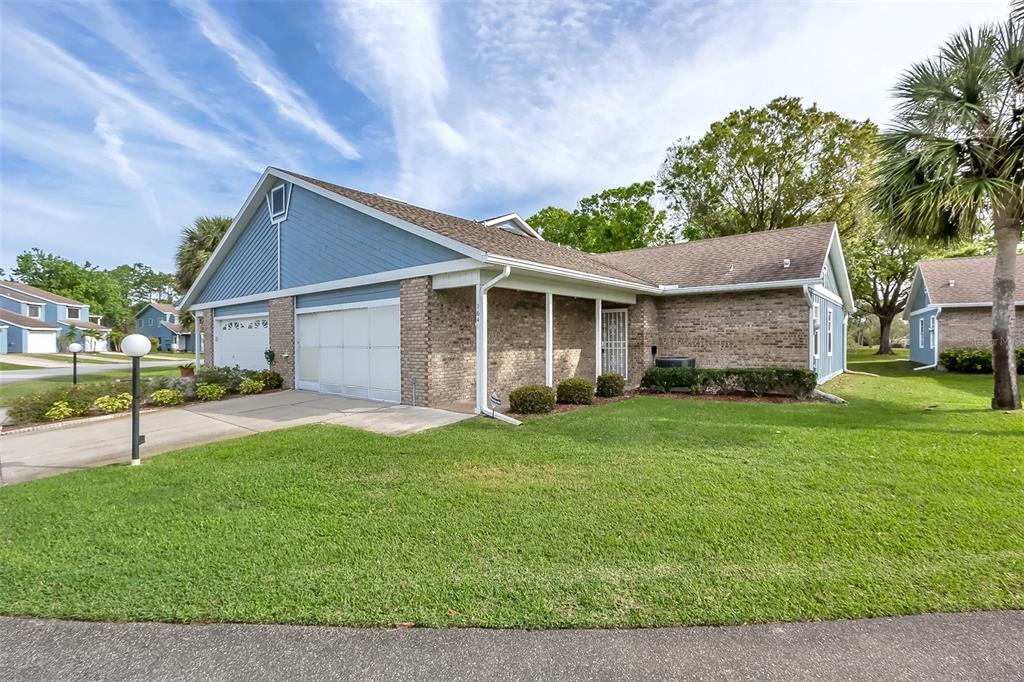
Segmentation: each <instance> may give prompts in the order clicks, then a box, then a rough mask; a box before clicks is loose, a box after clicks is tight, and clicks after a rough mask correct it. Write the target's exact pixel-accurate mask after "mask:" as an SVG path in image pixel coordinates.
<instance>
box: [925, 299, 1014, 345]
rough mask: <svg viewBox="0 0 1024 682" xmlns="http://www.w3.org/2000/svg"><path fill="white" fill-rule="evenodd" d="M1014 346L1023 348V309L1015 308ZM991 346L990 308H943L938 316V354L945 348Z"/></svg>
mask: <svg viewBox="0 0 1024 682" xmlns="http://www.w3.org/2000/svg"><path fill="white" fill-rule="evenodd" d="M1013 336H1014V346H1024V308H1017V317H1016V319H1015V320H1014V324H1013ZM991 346H992V309H991V308H943V309H942V312H941V313H940V314H939V352H942V351H944V350H946V349H947V348H957V347H982V348H991Z"/></svg>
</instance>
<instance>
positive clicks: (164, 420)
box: [0, 391, 472, 484]
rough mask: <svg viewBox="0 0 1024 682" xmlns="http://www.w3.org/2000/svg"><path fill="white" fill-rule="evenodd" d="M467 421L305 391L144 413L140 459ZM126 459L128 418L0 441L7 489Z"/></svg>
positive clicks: (423, 410)
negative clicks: (325, 429) (259, 438)
mask: <svg viewBox="0 0 1024 682" xmlns="http://www.w3.org/2000/svg"><path fill="white" fill-rule="evenodd" d="M471 416H472V415H467V414H458V413H455V412H446V411H444V410H434V409H430V408H427V407H410V406H407V405H393V404H391V403H379V402H373V401H370V400H356V399H353V398H342V397H340V396H328V395H323V394H320V393H313V392H310V391H279V392H276V393H264V394H262V395H255V396H245V397H238V398H231V399H228V400H222V401H217V402H210V403H190V404H189V405H187V406H185V407H180V408H173V409H165V410H156V411H153V412H149V413H143V415H142V419H141V422H142V433H143V434H144V435H145V436H146V443H145V444H144V445H143V446H142V448H141V453H142V456H143V458H146V457H149V456H151V455H155V454H158V453H161V452H166V451H168V450H176V449H178V448H183V447H187V446H190V445H198V444H201V443H209V442H213V441H218V440H227V439H229V438H238V437H240V436H247V435H249V434H252V433H259V432H262V431H275V430H277V429H287V428H290V427H292V426H301V425H303V424H316V423H325V424H340V425H343V426H351V427H354V428H357V429H365V430H367V431H374V432H377V433H383V434H386V435H392V436H401V435H405V434H408V433H415V432H417V431H423V430H425V429H431V428H434V427H437V426H444V425H446V424H453V423H455V422H457V421H461V420H463V419H468V418H469V417H471ZM130 458H131V418H130V416H128V415H121V416H118V417H116V418H114V419H108V420H103V421H93V422H85V423H81V424H76V425H68V426H65V427H62V428H56V429H48V430H42V431H33V432H27V433H17V432H13V433H7V434H5V435H2V436H0V466H2V468H3V477H4V482H5V483H8V484H10V483H19V482H22V481H28V480H31V479H34V478H41V477H43V476H51V475H53V474H59V473H64V472H66V471H73V470H75V469H84V468H88V467H94V466H99V465H102V464H110V463H112V462H127V461H128V460H129V459H130Z"/></svg>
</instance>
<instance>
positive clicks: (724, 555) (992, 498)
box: [0, 354, 1024, 627]
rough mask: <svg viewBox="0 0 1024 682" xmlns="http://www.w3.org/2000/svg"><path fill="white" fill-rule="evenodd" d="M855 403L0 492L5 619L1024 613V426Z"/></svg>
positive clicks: (154, 468) (264, 448)
mask: <svg viewBox="0 0 1024 682" xmlns="http://www.w3.org/2000/svg"><path fill="white" fill-rule="evenodd" d="M854 360H855V361H854V362H853V363H852V364H853V367H855V368H859V369H865V370H868V371H874V372H878V373H881V374H883V376H882V377H880V378H872V377H864V376H843V377H840V378H838V379H837V380H835V381H833V382H831V383H830V384H829V386H828V390H830V391H832V392H835V393H837V394H839V395H843V396H845V397H847V398H848V399H849V400H850V401H851V404H850V405H849V406H835V405H830V404H824V403H800V404H762V403H740V402H717V401H709V400H694V399H669V398H656V397H648V398H638V399H635V400H631V401H624V402H619V403H614V404H609V405H605V406H603V407H599V408H592V409H585V410H579V411H576V412H572V413H568V414H562V415H556V416H549V417H542V418H537V419H533V420H530V421H528V422H527V423H526V424H525V425H524V426H523V427H521V428H519V429H515V428H512V427H509V426H506V425H503V424H500V423H496V422H493V421H487V420H484V419H477V420H471V421H469V422H463V423H461V424H457V425H454V426H451V427H447V428H444V429H440V430H436V431H432V432H428V433H424V434H419V435H415V436H410V437H405V438H398V439H395V438H387V437H383V436H377V435H373V434H369V433H363V432H359V431H354V430H349V429H345V428H342V427H332V426H310V427H303V428H297V429H291V430H287V431H279V432H276V433H267V434H261V435H257V436H252V437H249V438H245V439H240V440H235V441H231V442H224V443H220V444H215V445H210V446H205V447H198V448H193V449H190V450H186V451H181V452H178V453H176V454H170V455H163V456H160V457H156V458H154V459H152V460H148V461H147V462H146V463H145V464H144V465H143V466H142V467H139V468H134V469H133V468H130V467H127V466H121V465H117V466H109V467H105V468H102V469H94V470H90V471H82V472H76V473H72V474H66V475H63V476H59V477H55V478H50V479H44V480H39V481H34V482H31V483H26V484H22V485H15V486H11V487H9V488H5V489H0V613H4V614H8V615H20V616H42V617H65V618H81V619H98V620H162V621H201V622H206V621H243V622H288V623H332V624H344V625H385V624H391V623H401V622H411V623H415V624H417V625H435V626H446V625H459V626H465V625H484V626H513V627H563V626H582V627H610V626H656V625H674V624H693V623H746V622H752V621H776V620H809V619H823V618H847V617H863V616H881V615H888V614H906V613H918V612H926V611H958V610H970V609H1002V608H1024V415H1022V414H1006V413H1001V412H995V413H994V412H991V411H989V410H987V409H986V405H987V404H988V402H989V390H990V381H991V379H989V378H986V377H978V376H954V375H949V374H940V373H935V372H931V373H927V374H921V373H917V374H911V373H910V370H909V367H907V365H906V362H905V361H901V360H891V359H886V360H882V361H876V360H875V359H874V358H868V357H864V356H863V355H860V354H858V355H856V357H855V358H854Z"/></svg>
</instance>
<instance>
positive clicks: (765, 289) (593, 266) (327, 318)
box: [178, 168, 854, 412]
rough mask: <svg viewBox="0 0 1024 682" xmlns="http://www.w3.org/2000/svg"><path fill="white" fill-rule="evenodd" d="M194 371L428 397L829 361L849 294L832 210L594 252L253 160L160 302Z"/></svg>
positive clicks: (835, 353)
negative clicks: (654, 370) (739, 231)
mask: <svg viewBox="0 0 1024 682" xmlns="http://www.w3.org/2000/svg"><path fill="white" fill-rule="evenodd" d="M178 307H179V308H180V309H181V310H182V311H185V310H189V311H192V312H193V313H194V314H196V316H197V317H198V318H199V320H200V321H199V325H200V328H201V329H202V330H203V335H204V337H205V340H206V343H207V348H206V353H205V358H206V363H207V364H208V365H217V366H223V365H239V366H242V367H250V368H256V369H258V368H263V367H266V360H265V359H264V353H265V351H266V350H267V349H271V350H273V351H274V355H275V358H276V362H275V369H277V370H278V371H280V372H281V374H282V375H283V376H284V378H285V382H286V385H288V386H295V387H298V388H303V389H309V390H317V391H322V392H327V393H338V394H342V395H349V396H354V397H364V398H373V399H378V400H387V401H392V402H402V403H406V404H417V405H429V406H433V407H449V408H468V409H476V410H478V411H485V412H486V411H488V410H489V409H490V397H491V396H492V395H493V394H496V395H497V396H498V397H499V399H500V400H501V402H502V404H506V405H507V394H508V391H509V390H511V389H512V388H515V387H517V386H521V385H524V384H529V383H539V384H549V385H553V384H555V383H557V382H558V381H560V380H561V379H564V378H566V377H570V376H583V377H586V378H588V379H590V380H594V378H595V376H596V375H597V374H599V373H601V372H608V371H614V372H619V373H620V374H622V375H623V376H625V377H626V380H627V383H628V384H629V385H633V386H635V385H637V384H639V381H640V379H641V377H642V375H643V372H644V371H645V370H646V369H647V368H648V367H650V366H651V365H652V364H653V363H654V358H655V356H656V355H657V356H673V355H683V356H688V357H692V358H694V359H695V360H696V362H697V365H698V366H706V367H765V366H777V367H790V368H809V369H811V370H813V371H815V372H816V373H817V374H818V377H819V379H820V380H821V381H825V380H827V379H829V378H831V377H832V376H835V375H836V374H838V373H839V372H841V371H843V368H844V366H845V359H846V353H845V348H846V315H847V313H849V312H851V311H852V310H853V307H854V306H853V299H852V295H851V291H850V286H849V281H848V278H847V274H846V265H845V262H844V260H843V253H842V246H841V244H840V241H839V236H838V231H837V229H836V226H835V225H834V224H831V223H830V224H822V225H807V226H802V227H795V228H791V229H786V230H778V231H773V232H764V233H757V234H750V235H738V236H734V237H724V238H720V239H710V240H704V241H700V242H689V243H685V244H674V245H670V246H662V247H656V248H649V249H638V250H633V251H623V252H617V253H607V254H590V253H585V252H582V251H579V250H576V249H571V248H568V247H565V246H561V245H558V244H553V243H550V242H546V241H544V239H543V238H542V237H541V236H540V235H539V234H537V233H536V232H535V231H534V230H533V228H531V227H530V226H529V225H528V224H527V223H526V222H525V221H524V220H522V218H520V217H519V216H518V215H516V214H508V215H503V216H498V217H495V218H491V219H487V220H483V221H474V220H468V219H465V218H459V217H457V216H452V215H448V214H445V213H440V212H438V211H432V210H429V209H425V208H422V207H419V206H414V205H412V204H409V203H406V202H403V201H399V200H397V199H393V198H389V197H386V196H382V195H379V194H371V193H367V192H361V191H358V190H354V189H350V188H347V187H342V186H340V185H334V184H332V183H328V182H324V181H322V180H317V179H315V178H310V177H306V176H302V175H297V174H295V173H289V172H286V171H282V170H279V169H276V168H268V169H267V170H266V172H265V173H264V174H263V176H262V177H261V178H260V180H259V182H258V183H257V184H256V186H255V187H254V188H253V190H252V192H251V193H250V195H249V197H248V199H247V200H246V201H245V203H244V204H243V206H242V208H241V210H240V211H239V212H238V215H237V216H236V217H235V219H234V221H233V222H232V224H231V227H230V228H229V229H228V231H227V233H226V234H225V235H224V238H223V239H222V240H221V243H220V244H219V245H218V246H217V248H216V250H215V251H214V253H213V254H212V255H211V257H210V259H209V261H208V262H207V264H206V266H205V267H204V269H203V271H202V272H201V273H200V274H199V276H198V278H197V279H196V281H195V283H194V284H193V286H192V287H191V288H190V289H189V291H188V292H187V293H186V294H185V295H184V297H183V298H182V299H181V300H180V301H179V302H178Z"/></svg>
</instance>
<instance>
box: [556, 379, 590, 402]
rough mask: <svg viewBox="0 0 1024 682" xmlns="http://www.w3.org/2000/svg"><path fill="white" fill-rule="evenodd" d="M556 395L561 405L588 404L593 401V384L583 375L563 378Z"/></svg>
mask: <svg viewBox="0 0 1024 682" xmlns="http://www.w3.org/2000/svg"><path fill="white" fill-rule="evenodd" d="M556 397H557V399H558V402H560V403H562V404H563V405H589V404H591V403H592V402H594V385H593V384H591V383H590V382H589V381H587V380H586V379H584V378H583V377H570V378H568V379H563V380H562V381H560V382H558V389H557V395H556Z"/></svg>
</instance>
